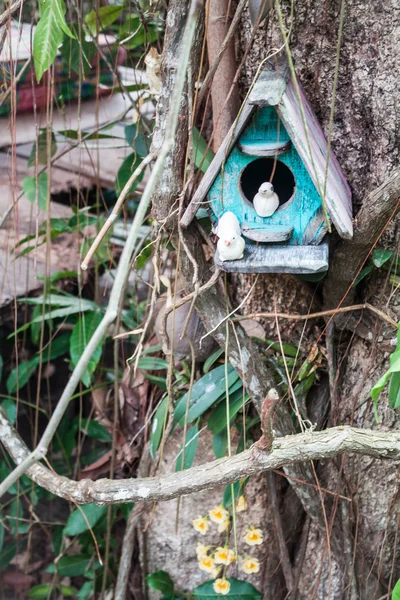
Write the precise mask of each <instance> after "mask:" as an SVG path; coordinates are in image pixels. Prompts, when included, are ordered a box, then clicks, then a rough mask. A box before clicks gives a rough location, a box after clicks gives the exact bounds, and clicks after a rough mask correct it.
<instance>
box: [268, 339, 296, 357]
mask: <svg viewBox="0 0 400 600" xmlns="http://www.w3.org/2000/svg"><path fill="white" fill-rule="evenodd" d="M265 341H266V342H267V344H268V349H270V350H275V351H276V352H278V353H279V354H281V352H282V350H281V345H280V343H279V342H274V341H273V340H268V339H267V340H265ZM282 349H283V353H284V355H285V356H291V357H292V358H296V356H297V355H298V353H299V349H298V348H297V347H296V346H293V344H285V343H283V344H282Z"/></svg>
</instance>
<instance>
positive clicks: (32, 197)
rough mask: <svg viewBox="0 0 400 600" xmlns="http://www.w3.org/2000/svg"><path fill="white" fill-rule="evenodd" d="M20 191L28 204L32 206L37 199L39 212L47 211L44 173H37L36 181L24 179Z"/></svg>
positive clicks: (46, 188)
mask: <svg viewBox="0 0 400 600" xmlns="http://www.w3.org/2000/svg"><path fill="white" fill-rule="evenodd" d="M22 189H23V190H24V194H25V196H26V197H27V198H28V200H29V202H32V204H34V203H35V202H36V198H37V202H38V206H39V208H40V209H41V210H46V209H47V206H48V202H49V195H48V177H47V173H46V172H43V173H39V176H38V178H37V179H36V177H24V179H23V181H22ZM20 243H22V242H20Z"/></svg>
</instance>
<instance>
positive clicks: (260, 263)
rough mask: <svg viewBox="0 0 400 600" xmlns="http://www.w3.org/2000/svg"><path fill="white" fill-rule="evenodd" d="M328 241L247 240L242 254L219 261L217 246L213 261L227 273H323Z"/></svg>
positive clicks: (327, 253)
mask: <svg viewBox="0 0 400 600" xmlns="http://www.w3.org/2000/svg"><path fill="white" fill-rule="evenodd" d="M328 259H329V248H328V244H327V243H324V244H320V245H319V246H270V245H268V246H267V245H263V244H246V246H245V249H244V253H243V258H241V259H239V260H230V261H221V260H220V259H219V256H218V250H217V251H216V254H215V259H214V262H215V265H216V266H217V267H218V268H219V269H221V270H222V271H228V272H229V273H295V274H299V275H300V274H307V273H322V272H324V271H327V270H328V266H329V263H328Z"/></svg>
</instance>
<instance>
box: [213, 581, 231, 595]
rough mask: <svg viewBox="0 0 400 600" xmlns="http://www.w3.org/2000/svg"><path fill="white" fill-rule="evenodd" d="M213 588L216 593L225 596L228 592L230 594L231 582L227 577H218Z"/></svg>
mask: <svg viewBox="0 0 400 600" xmlns="http://www.w3.org/2000/svg"><path fill="white" fill-rule="evenodd" d="M213 588H214V592H215V593H216V594H222V595H223V596H226V594H229V590H230V589H231V584H230V583H229V581H227V580H226V579H216V580H215V581H214V584H213Z"/></svg>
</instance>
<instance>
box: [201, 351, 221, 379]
mask: <svg viewBox="0 0 400 600" xmlns="http://www.w3.org/2000/svg"><path fill="white" fill-rule="evenodd" d="M223 353H224V349H223V348H219V349H218V350H216V351H215V352H213V353H212V354H211V356H209V357H208V358H207V360H206V361H205V363H204V365H203V373H208V372H209V370H210V369H211V367H212V366H213V364H214V363H215V362H216V361H217V360H218V359H219V357H220V356H221V355H222V354H223Z"/></svg>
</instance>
